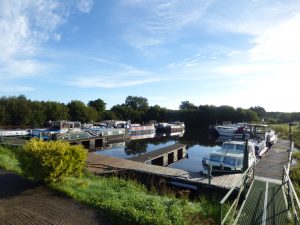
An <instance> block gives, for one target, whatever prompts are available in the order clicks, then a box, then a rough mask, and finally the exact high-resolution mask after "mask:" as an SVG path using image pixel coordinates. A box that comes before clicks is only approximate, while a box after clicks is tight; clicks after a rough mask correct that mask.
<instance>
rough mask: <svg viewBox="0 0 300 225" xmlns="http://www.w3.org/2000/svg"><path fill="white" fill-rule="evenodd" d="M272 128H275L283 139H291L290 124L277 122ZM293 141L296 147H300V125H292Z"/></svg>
mask: <svg viewBox="0 0 300 225" xmlns="http://www.w3.org/2000/svg"><path fill="white" fill-rule="evenodd" d="M270 128H271V129H274V130H275V131H276V132H277V133H278V135H279V137H280V138H281V139H289V126H288V124H275V125H270ZM292 133H293V141H294V144H295V147H297V148H300V125H297V126H293V127H292Z"/></svg>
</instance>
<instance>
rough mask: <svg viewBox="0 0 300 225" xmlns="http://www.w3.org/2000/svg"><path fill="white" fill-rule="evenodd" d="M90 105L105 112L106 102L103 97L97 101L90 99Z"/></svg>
mask: <svg viewBox="0 0 300 225" xmlns="http://www.w3.org/2000/svg"><path fill="white" fill-rule="evenodd" d="M88 106H90V107H93V108H94V109H95V110H96V111H97V112H99V113H103V112H104V111H105V107H106V103H105V102H104V101H103V100H102V99H97V100H95V101H89V103H88Z"/></svg>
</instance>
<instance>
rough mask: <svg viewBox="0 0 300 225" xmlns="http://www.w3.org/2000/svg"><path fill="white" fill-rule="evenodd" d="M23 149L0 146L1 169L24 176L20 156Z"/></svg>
mask: <svg viewBox="0 0 300 225" xmlns="http://www.w3.org/2000/svg"><path fill="white" fill-rule="evenodd" d="M20 151H21V149H20V148H19V147H6V146H0V167H1V168H3V169H6V170H9V171H13V172H15V173H18V174H22V169H21V168H20V164H19V160H18V155H19V152H20Z"/></svg>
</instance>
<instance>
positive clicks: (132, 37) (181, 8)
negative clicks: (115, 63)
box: [118, 0, 213, 49]
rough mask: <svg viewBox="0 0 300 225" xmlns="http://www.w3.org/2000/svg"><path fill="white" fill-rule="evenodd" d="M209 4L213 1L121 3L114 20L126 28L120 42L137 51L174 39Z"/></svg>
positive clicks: (202, 13)
mask: <svg viewBox="0 0 300 225" xmlns="http://www.w3.org/2000/svg"><path fill="white" fill-rule="evenodd" d="M212 2H213V0H202V1H199V0H192V1H191V0H188V1H182V0H181V1H178V0H173V1H170V0H163V1H157V0H155V1H146V0H139V1H137V0H134V1H122V4H120V6H121V7H122V8H121V9H120V10H119V11H118V17H119V18H120V20H121V21H126V24H127V26H126V29H125V31H124V39H125V40H126V41H127V42H128V43H129V44H130V45H132V46H134V47H136V48H138V49H143V48H145V47H149V46H155V45H159V44H162V43H165V42H166V41H167V40H172V39H176V38H177V37H176V36H177V35H178V31H180V30H182V29H183V28H185V27H187V26H189V25H191V24H193V23H196V22H197V21H198V20H199V19H200V18H201V17H202V16H203V15H204V14H205V12H206V10H207V8H208V7H209V5H210V4H211V3H212ZM124 8H125V10H123V9H124ZM123 11H124V12H123ZM122 12H123V13H122ZM119 14H121V15H119ZM121 21H120V22H121Z"/></svg>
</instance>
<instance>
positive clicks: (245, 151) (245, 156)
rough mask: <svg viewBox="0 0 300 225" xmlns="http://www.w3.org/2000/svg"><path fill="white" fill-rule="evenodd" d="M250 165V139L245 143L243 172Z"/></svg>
mask: <svg viewBox="0 0 300 225" xmlns="http://www.w3.org/2000/svg"><path fill="white" fill-rule="evenodd" d="M248 167H249V152H248V140H246V143H245V149H244V158H243V172H245V171H246V170H247V169H248Z"/></svg>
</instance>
